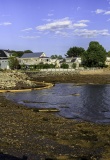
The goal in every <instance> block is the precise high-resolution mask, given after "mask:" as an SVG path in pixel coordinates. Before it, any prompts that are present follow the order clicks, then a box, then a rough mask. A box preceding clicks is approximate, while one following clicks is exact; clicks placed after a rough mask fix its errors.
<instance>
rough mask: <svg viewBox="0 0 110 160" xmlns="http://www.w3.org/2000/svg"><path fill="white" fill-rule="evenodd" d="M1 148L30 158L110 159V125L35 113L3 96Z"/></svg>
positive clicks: (61, 159) (0, 97) (1, 97)
mask: <svg viewBox="0 0 110 160" xmlns="http://www.w3.org/2000/svg"><path fill="white" fill-rule="evenodd" d="M0 128H1V129H0V130H1V131H0V151H1V152H3V153H4V154H9V155H13V156H15V157H22V156H23V155H25V156H27V157H28V160H36V159H37V160H45V159H49V158H50V159H53V160H56V159H57V160H110V125H109V124H108V125H101V124H93V123H89V122H76V121H75V120H70V119H65V118H61V117H57V116H55V115H54V114H52V113H40V112H34V111H33V109H27V108H25V107H24V106H22V105H19V104H15V103H14V102H11V101H9V100H6V99H5V98H4V97H3V96H2V94H1V95H0Z"/></svg>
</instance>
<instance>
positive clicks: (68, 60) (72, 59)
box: [65, 57, 81, 68]
mask: <svg viewBox="0 0 110 160" xmlns="http://www.w3.org/2000/svg"><path fill="white" fill-rule="evenodd" d="M65 63H66V64H68V65H69V68H72V65H73V63H75V64H76V68H79V65H80V64H81V57H67V58H66V59H65Z"/></svg>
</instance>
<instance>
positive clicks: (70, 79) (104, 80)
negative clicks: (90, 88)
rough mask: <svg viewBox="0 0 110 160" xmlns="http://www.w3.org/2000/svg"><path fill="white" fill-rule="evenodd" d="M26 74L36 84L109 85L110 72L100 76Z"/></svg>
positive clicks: (57, 73)
mask: <svg viewBox="0 0 110 160" xmlns="http://www.w3.org/2000/svg"><path fill="white" fill-rule="evenodd" d="M26 74H27V75H28V76H29V77H30V78H31V79H33V80H35V81H37V82H43V81H45V82H49V83H76V84H77V83H82V84H90V83H91V84H92V83H93V84H110V71H109V72H108V73H106V72H105V73H102V74H97V73H96V74H74V73H71V72H55V73H52V72H35V73H34V72H28V73H26Z"/></svg>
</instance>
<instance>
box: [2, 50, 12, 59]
mask: <svg viewBox="0 0 110 160" xmlns="http://www.w3.org/2000/svg"><path fill="white" fill-rule="evenodd" d="M10 55H11V53H10V52H9V50H3V49H0V57H5V58H6V57H10Z"/></svg>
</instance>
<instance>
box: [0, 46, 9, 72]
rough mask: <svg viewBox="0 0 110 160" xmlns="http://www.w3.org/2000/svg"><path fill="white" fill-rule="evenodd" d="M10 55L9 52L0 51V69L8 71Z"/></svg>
mask: <svg viewBox="0 0 110 160" xmlns="http://www.w3.org/2000/svg"><path fill="white" fill-rule="evenodd" d="M10 56H11V53H10V51H9V50H5V49H0V69H9V57H10Z"/></svg>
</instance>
